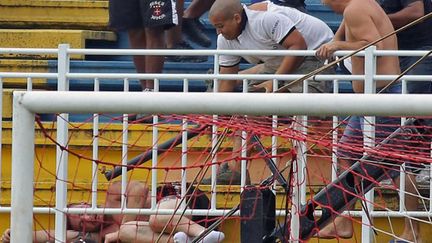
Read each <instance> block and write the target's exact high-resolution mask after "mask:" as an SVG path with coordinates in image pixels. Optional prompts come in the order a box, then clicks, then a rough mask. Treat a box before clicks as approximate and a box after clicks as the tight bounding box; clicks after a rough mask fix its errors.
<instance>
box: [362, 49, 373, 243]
mask: <svg viewBox="0 0 432 243" xmlns="http://www.w3.org/2000/svg"><path fill="white" fill-rule="evenodd" d="M375 51H376V47H375V46H371V47H368V48H367V49H366V50H365V66H364V70H365V80H364V93H365V94H374V93H376V82H375V81H374V75H375V74H376V56H375V53H374V52H375ZM363 144H364V146H365V147H366V148H372V147H373V146H374V145H375V117H374V116H365V117H364V130H363ZM366 153H367V152H366ZM365 199H366V201H365V202H364V204H365V205H366V209H367V212H366V211H365V210H364V209H363V210H362V212H363V213H362V242H373V230H372V225H373V222H372V216H371V213H372V211H373V209H374V207H373V200H374V189H371V190H370V191H369V192H368V193H366V195H365Z"/></svg>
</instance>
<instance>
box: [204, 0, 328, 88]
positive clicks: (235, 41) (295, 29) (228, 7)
mask: <svg viewBox="0 0 432 243" xmlns="http://www.w3.org/2000/svg"><path fill="white" fill-rule="evenodd" d="M209 19H210V22H211V23H212V24H213V25H214V26H215V28H216V30H217V32H218V34H219V35H218V41H217V48H218V49H222V50H224V49H225V50H314V49H317V48H318V47H319V46H321V45H322V44H324V43H327V42H328V41H330V40H331V39H332V38H333V32H332V30H331V29H330V28H329V27H328V26H327V25H326V24H325V23H324V22H323V21H321V20H319V19H318V18H315V17H313V16H311V15H308V14H305V13H303V12H300V11H299V10H297V9H295V8H290V7H284V6H279V5H276V4H273V3H272V2H269V1H266V2H260V3H257V4H253V5H251V6H249V7H246V6H244V5H242V4H241V3H240V1H239V0H220V1H219V0H218V1H217V3H215V4H213V6H212V8H211V9H210V12H209ZM242 57H243V58H244V59H245V60H246V61H248V62H249V63H251V64H257V65H256V66H254V67H252V68H250V69H247V70H243V71H241V73H247V74H262V73H270V74H272V73H274V74H288V73H307V71H312V70H313V69H312V70H304V66H306V65H303V67H301V66H302V64H303V62H304V60H305V59H304V58H303V57H296V56H242ZM312 58H313V57H312ZM307 59H308V60H307V63H308V66H310V63H311V62H310V60H311V58H307ZM240 60H241V57H240V56H229V55H221V56H220V59H219V65H220V73H221V74H232V73H238V72H239V63H240ZM316 62H318V60H316ZM320 64H321V63H318V64H315V65H313V66H314V68H316V67H319V66H320ZM299 67H301V68H300V69H299ZM238 84H239V81H237V82H233V81H229V80H223V81H221V82H220V86H219V87H220V88H219V91H220V92H230V91H233V90H234V87H235V86H236V85H238ZM298 86H299V87H293V88H292V89H291V90H290V91H291V92H299V91H301V86H302V84H299V85H298ZM310 86H311V87H312V89H313V90H312V91H315V92H324V91H325V90H323V89H324V88H323V87H322V86H323V84H319V83H313V82H312V83H310ZM259 87H262V88H266V90H267V91H272V90H270V88H271V82H266V83H265V84H262V85H260V86H259Z"/></svg>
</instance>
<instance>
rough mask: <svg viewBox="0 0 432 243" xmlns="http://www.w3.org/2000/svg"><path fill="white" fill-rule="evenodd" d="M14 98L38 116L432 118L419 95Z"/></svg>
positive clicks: (42, 94)
mask: <svg viewBox="0 0 432 243" xmlns="http://www.w3.org/2000/svg"><path fill="white" fill-rule="evenodd" d="M14 99H17V101H18V102H20V103H21V104H23V105H24V106H25V107H26V109H28V110H29V111H31V112H35V113H63V112H64V113H147V114H192V113H193V114H226V115H233V114H244V115H383V116H385V115H387V116H427V115H431V114H432V110H431V109H430V107H432V99H431V98H430V96H428V95H416V94H404V95H400V94H380V95H376V94H362V95H359V94H298V93H284V94H266V93H178V92H177V93H175V92H146V93H142V92H131V93H124V92H97V93H94V92H82V91H80V92H64V91H58V92H52V91H32V92H26V91H15V92H14ZM107 101H115V102H110V105H109V107H108V106H107V105H106V104H107V103H106V102H107ZM222 101H225V102H222ZM226 101H229V102H226ZM251 101H253V102H251Z"/></svg>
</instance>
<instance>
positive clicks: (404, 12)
mask: <svg viewBox="0 0 432 243" xmlns="http://www.w3.org/2000/svg"><path fill="white" fill-rule="evenodd" d="M424 13H425V11H424V4H423V1H422V0H418V1H415V2H412V3H410V4H409V5H408V6H407V7H406V8H404V9H401V10H400V11H398V12H395V13H392V14H388V17H389V18H390V21H391V22H392V24H393V26H394V27H395V28H400V27H402V26H404V25H406V24H408V23H411V22H412V21H414V20H416V19H418V18H420V17H422V16H424Z"/></svg>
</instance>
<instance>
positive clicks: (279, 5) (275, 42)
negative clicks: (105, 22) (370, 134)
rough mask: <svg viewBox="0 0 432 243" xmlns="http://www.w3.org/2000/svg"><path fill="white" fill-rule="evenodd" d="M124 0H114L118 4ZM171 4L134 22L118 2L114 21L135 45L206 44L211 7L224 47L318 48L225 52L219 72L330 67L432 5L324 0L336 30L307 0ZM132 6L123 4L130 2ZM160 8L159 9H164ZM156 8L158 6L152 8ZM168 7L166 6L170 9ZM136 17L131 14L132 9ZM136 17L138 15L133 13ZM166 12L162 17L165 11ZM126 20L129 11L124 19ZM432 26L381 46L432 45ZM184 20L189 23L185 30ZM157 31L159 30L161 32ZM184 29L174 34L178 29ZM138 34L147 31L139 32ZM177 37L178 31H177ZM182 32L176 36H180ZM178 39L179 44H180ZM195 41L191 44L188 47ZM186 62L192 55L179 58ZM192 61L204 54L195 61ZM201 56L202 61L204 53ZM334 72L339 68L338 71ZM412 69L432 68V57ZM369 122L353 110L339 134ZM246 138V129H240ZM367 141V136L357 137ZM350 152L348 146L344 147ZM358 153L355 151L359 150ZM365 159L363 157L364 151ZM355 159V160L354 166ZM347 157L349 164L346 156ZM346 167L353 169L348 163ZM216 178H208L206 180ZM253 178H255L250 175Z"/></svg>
mask: <svg viewBox="0 0 432 243" xmlns="http://www.w3.org/2000/svg"><path fill="white" fill-rule="evenodd" d="M116 1H118V0H111V1H110V2H111V3H110V4H113V6H114V5H115V2H116ZM164 2H165V1H164ZM165 3H166V5H164V8H162V9H160V10H162V12H163V13H165V14H166V16H167V18H152V16H154V11H155V8H153V9H152V8H150V13H149V11H148V10H149V9H147V11H141V10H142V9H141V8H142V6H141V7H137V6H135V7H132V8H131V9H134V11H138V12H140V11H141V12H140V13H142V16H141V19H133V18H126V19H128V21H130V24H129V25H121V24H116V14H117V13H118V12H119V11H118V10H117V9H118V8H115V7H113V8H110V10H111V11H110V13H111V15H110V16H112V18H111V20H112V21H111V25H112V26H113V27H115V28H117V29H123V30H124V29H126V30H128V32H129V36H130V44H131V47H133V48H161V47H167V48H176V49H178V48H179V45H183V44H181V43H184V42H185V41H184V39H183V38H182V35H181V33H182V32H183V33H185V34H186V35H187V36H188V37H189V39H190V40H192V41H194V42H196V43H198V44H199V45H201V46H204V47H208V46H210V45H211V42H212V40H210V39H209V38H208V37H207V36H205V34H204V33H203V32H202V26H200V25H201V22H200V20H199V18H200V16H202V15H203V14H204V13H205V12H206V11H209V14H208V18H209V21H210V23H211V24H212V25H213V26H214V28H215V29H216V32H217V34H218V37H217V40H215V41H216V44H217V49H219V50H248V49H250V50H316V58H314V57H307V58H304V57H298V56H253V55H247V56H232V55H221V56H220V58H219V67H220V70H219V73H221V74H234V73H239V74H290V73H304V74H306V73H309V72H310V71H313V70H314V69H317V68H319V67H321V66H323V63H324V61H326V60H333V59H334V52H335V51H338V50H357V49H359V48H362V47H363V46H366V45H367V44H369V43H371V42H373V41H375V40H378V39H379V38H382V37H384V36H385V35H387V34H389V33H392V32H393V31H394V30H395V29H397V28H400V27H402V26H404V25H406V24H408V23H410V22H412V21H414V20H416V19H418V18H420V17H422V16H424V15H426V14H428V13H430V12H431V11H432V6H431V5H432V4H431V1H429V0H377V1H375V0H367V1H366V2H365V1H363V0H323V3H324V4H325V5H328V6H329V7H330V8H331V9H332V10H333V11H334V12H335V13H337V14H341V15H343V20H342V22H341V24H340V27H339V29H338V30H337V31H336V33H335V34H333V32H332V30H331V29H330V28H329V27H328V26H327V25H326V23H324V22H323V21H322V20H320V19H318V18H316V17H313V16H311V15H310V14H308V13H307V10H306V8H305V4H304V1H302V0H271V1H261V0H255V1H252V4H251V5H249V6H246V5H245V4H242V3H241V1H240V0H212V1H204V0H194V1H192V3H191V5H190V6H189V8H187V9H186V10H185V11H183V7H184V6H183V1H178V2H177V7H175V4H173V5H170V4H171V3H172V1H166V2H165ZM125 8H126V6H122V9H125ZM158 10H159V8H158ZM152 11H153V12H152ZM164 11H165V12H164ZM127 15H128V16H130V14H127ZM132 16H133V15H132ZM158 16H161V15H160V14H159V15H158ZM119 19H123V18H119ZM173 25H177V27H174V28H172V29H171V30H168V31H167V33H168V34H167V40H166V45H165V46H164V44H163V43H165V42H164V41H163V33H164V31H163V30H164V29H168V28H169V27H170V26H173ZM431 26H432V19H428V20H425V21H423V22H421V23H419V24H417V25H415V26H413V27H411V28H408V29H406V30H404V31H402V32H400V33H398V34H397V35H392V36H390V37H388V38H386V39H384V40H382V41H380V42H378V43H377V44H376V48H377V49H378V50H397V49H400V50H431V49H432V32H430V31H428V28H430V27H431ZM182 27H183V30H182V29H181V28H182ZM153 32H157V35H153V34H152V33H153ZM170 32H172V33H176V34H174V35H172V34H170ZM137 36H139V37H138V38H137ZM172 36H175V38H176V39H175V38H173V37H172ZM174 39H175V40H174ZM173 43H174V44H173ZM187 48H189V47H187ZM178 59H179V60H180V59H181V60H182V61H187V60H186V59H182V58H181V57H178ZM242 60H245V61H246V62H248V63H250V64H253V66H252V67H251V68H249V69H245V70H240V63H241V61H242ZM417 60H418V57H409V56H402V57H397V56H388V57H378V58H377V70H376V72H377V74H391V75H397V74H400V73H401V71H405V70H406V69H407V68H410V66H411V65H412V64H414V63H415V62H416V61H417ZM134 61H135V65H136V67H137V71H138V72H161V71H162V67H163V61H164V59H163V58H161V57H155V56H148V57H135V59H134ZM191 61H192V62H194V61H196V59H195V60H191ZM199 61H201V60H199ZM350 63H351V64H350V65H349V66H348V65H347V67H348V71H349V72H350V73H352V74H359V75H361V74H364V58H362V57H351V58H350ZM330 72H331V73H332V72H333V70H330ZM407 74H415V75H418V74H423V75H430V74H432V58H426V59H425V60H424V61H422V62H421V63H419V64H417V65H416V66H415V67H413V68H411V69H410V70H409V72H408V73H407ZM142 84H143V90H148V89H151V88H152V83H151V81H149V80H148V81H143V82H142ZM387 84H388V82H384V81H380V82H377V84H376V87H377V90H378V91H379V90H380V89H381V88H383V87H385V86H387ZM239 85H241V81H240V80H220V81H219V89H218V92H233V91H234V90H235V89H236V88H237V87H238V86H239ZM302 88H303V85H302V84H297V85H293V86H292V87H290V89H289V90H288V92H302ZM352 88H353V91H354V92H356V93H363V92H364V82H363V81H352ZM249 89H250V90H252V91H257V90H262V91H265V92H273V90H274V88H273V81H272V80H268V81H262V82H258V81H251V82H250V84H249ZM308 89H309V92H314V93H325V92H330V91H331V87H329V85H328V84H327V83H325V82H316V81H311V82H309V87H308ZM401 91H402V85H401V82H395V83H393V84H391V85H390V87H387V88H386V90H385V91H384V93H401ZM408 92H409V93H431V92H432V82H408ZM377 123H380V124H393V125H395V124H400V121H399V120H398V119H394V118H393V119H389V118H385V117H378V118H377ZM362 124H363V118H362V117H358V116H352V117H351V118H350V120H349V123H348V125H347V127H346V129H345V131H344V134H343V136H342V138H341V140H340V141H339V142H340V143H342V144H343V143H345V142H346V141H352V139H353V138H358V137H361V136H358V135H359V134H357V133H359V131H360V132H361V127H362ZM394 127H397V126H393V127H392V128H387V129H385V130H384V131H377V139H378V141H379V140H382V139H384V138H385V137H383V136H380V134H381V135H382V134H388V132H391V131H392V129H395V128H394ZM236 137H240V136H236ZM357 142H358V143H362V141H357ZM240 145H241V143H240V141H239V139H238V141H235V143H234V148H233V151H234V152H239V151H240ZM340 153H341V154H340V155H342V153H343V152H340ZM351 158H352V160H355V159H356V157H355V156H351ZM357 159H358V158H357ZM352 162H353V161H347V163H346V164H347V165H346V166H348V167H349V165H350V164H352ZM342 164H344V163H342ZM346 166H345V168H346ZM417 172H418V168H416V169H415V170H414V171H413V173H408V177H411V178H408V179H407V181H408V182H410V183H407V185H406V191H407V192H408V193H414V192H415V191H416V185H415V183H414V182H415V179H414V178H412V177H413V175H415V173H417ZM239 177H240V164H239V163H237V162H236V161H233V162H228V163H227V164H225V165H223V166H221V169H220V170H219V171H218V177H217V182H218V183H219V184H232V183H237V184H238V183H240V180H239ZM209 182H210V181H209V180H207V182H206V183H209ZM246 183H247V184H248V183H250V179H249V178H247V180H246ZM405 205H406V209H407V210H416V209H417V207H418V201H417V199H416V198H415V197H410V196H407V197H406V203H405ZM347 220H348V219H347V218H344V217H340V218H336V219H335V222H334V223H332V224H330V225H329V226H327V227H326V228H324V229H322V230H321V231H320V232H319V233H318V234H317V236H318V237H322V238H335V237H338V238H339V237H342V238H350V237H352V234H353V228H352V223H351V222H347ZM409 221H410V220H409V219H406V222H405V227H404V231H403V233H402V234H401V235H400V238H401V239H405V240H409V241H416V242H421V238H420V232H419V231H420V228H419V225H418V223H417V222H416V221H412V222H409Z"/></svg>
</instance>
